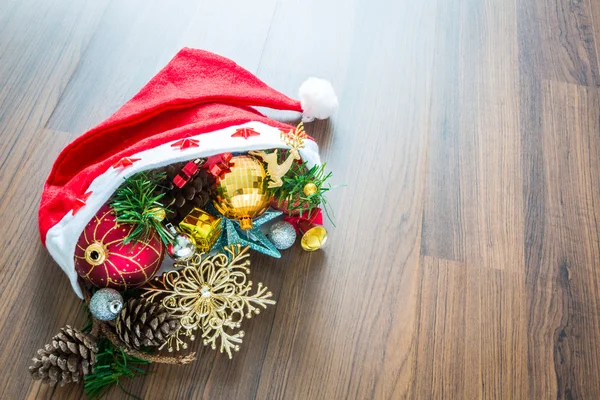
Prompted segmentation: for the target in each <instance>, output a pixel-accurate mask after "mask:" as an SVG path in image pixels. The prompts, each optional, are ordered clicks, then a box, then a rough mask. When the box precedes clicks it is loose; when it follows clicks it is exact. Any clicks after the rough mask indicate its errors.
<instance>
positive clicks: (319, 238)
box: [300, 225, 327, 251]
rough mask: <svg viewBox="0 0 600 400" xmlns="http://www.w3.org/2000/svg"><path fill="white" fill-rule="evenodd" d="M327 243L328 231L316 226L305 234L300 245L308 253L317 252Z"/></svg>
mask: <svg viewBox="0 0 600 400" xmlns="http://www.w3.org/2000/svg"><path fill="white" fill-rule="evenodd" d="M325 242H327V229H325V228H323V227H322V226H320V225H316V226H313V227H312V228H310V229H309V230H307V231H306V232H304V235H302V240H301V242H300V244H301V245H302V248H303V249H304V250H306V251H315V250H319V249H320V248H321V247H323V246H324V245H325Z"/></svg>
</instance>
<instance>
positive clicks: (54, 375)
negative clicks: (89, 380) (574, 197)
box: [29, 325, 98, 386]
mask: <svg viewBox="0 0 600 400" xmlns="http://www.w3.org/2000/svg"><path fill="white" fill-rule="evenodd" d="M97 352H98V347H97V346H96V342H95V340H94V339H92V338H91V337H89V336H87V335H86V334H84V333H83V332H80V331H78V330H77V329H74V328H71V327H70V326H69V325H67V326H65V327H64V328H62V329H61V332H60V333H59V334H58V335H56V336H54V338H52V343H49V344H47V345H46V346H45V347H44V348H43V349H39V350H38V352H37V355H36V356H35V357H34V358H33V365H31V366H30V367H29V373H30V374H31V377H32V378H33V379H35V380H41V381H42V382H43V383H45V384H48V385H51V386H54V385H56V384H57V383H59V384H60V386H64V385H66V384H67V383H71V382H79V381H82V380H83V377H84V376H86V375H88V374H90V373H91V372H92V368H93V366H94V364H95V363H96V353H97Z"/></svg>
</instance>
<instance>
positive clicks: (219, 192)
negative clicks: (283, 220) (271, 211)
mask: <svg viewBox="0 0 600 400" xmlns="http://www.w3.org/2000/svg"><path fill="white" fill-rule="evenodd" d="M230 163H231V164H232V165H231V167H230V169H231V171H230V172H228V173H226V174H225V176H224V177H223V178H221V179H218V182H217V184H216V196H215V198H214V199H213V205H214V206H215V208H216V209H217V210H218V211H219V212H220V213H221V214H223V215H224V216H225V217H226V218H229V219H235V220H238V221H239V222H240V227H241V228H242V229H244V230H249V229H252V218H256V217H258V216H260V215H262V214H263V213H264V212H265V211H267V208H269V202H270V199H271V196H270V194H269V191H268V189H267V174H266V172H265V169H264V167H263V165H262V163H261V162H260V161H258V160H257V159H255V158H254V157H250V156H235V157H233V158H232V159H231V161H230Z"/></svg>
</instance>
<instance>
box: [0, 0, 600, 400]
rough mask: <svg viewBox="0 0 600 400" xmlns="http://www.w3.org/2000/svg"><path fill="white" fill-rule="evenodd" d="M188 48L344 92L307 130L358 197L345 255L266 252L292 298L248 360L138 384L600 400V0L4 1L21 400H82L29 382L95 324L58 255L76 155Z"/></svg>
mask: <svg viewBox="0 0 600 400" xmlns="http://www.w3.org/2000/svg"><path fill="white" fill-rule="evenodd" d="M183 46H189V47H197V48H203V49H207V50H211V51H215V52H218V53H220V54H222V55H225V56H228V57H230V58H233V59H234V60H236V61H237V62H238V63H239V64H241V65H242V66H244V67H246V68H247V69H249V70H250V71H253V72H255V73H256V74H257V75H258V76H259V77H260V78H262V79H263V80H265V81H266V82H268V83H269V84H270V85H272V86H273V87H275V88H277V89H279V90H281V91H283V92H284V93H287V94H290V95H292V96H294V95H295V93H296V90H297V87H298V86H299V85H300V83H301V82H302V81H303V80H304V79H305V78H306V77H308V76H311V75H315V76H321V77H325V78H328V79H330V80H331V81H332V82H333V85H334V86H335V88H336V89H337V91H338V95H339V100H340V109H339V111H338V113H337V114H336V116H335V117H334V118H333V119H332V121H331V122H318V123H313V124H310V125H308V126H307V130H308V131H309V132H310V133H311V134H313V135H314V136H315V137H316V138H317V139H318V141H319V142H320V145H321V149H322V155H323V158H324V159H325V160H326V161H327V162H328V165H329V166H330V168H331V170H333V171H334V180H335V182H336V183H346V184H347V186H346V187H343V188H340V189H337V190H335V191H333V192H331V196H330V203H331V205H332V207H333V208H334V209H335V211H336V220H337V227H336V228H333V227H331V226H330V240H329V243H328V246H327V248H326V250H324V251H322V252H319V253H315V254H308V253H304V252H303V251H302V250H301V249H294V250H293V251H288V252H286V253H285V255H284V256H283V258H282V259H281V260H272V259H268V258H266V257H260V256H255V257H254V268H253V276H252V278H253V280H254V281H263V282H264V283H265V284H266V285H268V286H269V288H270V289H272V291H273V292H274V294H275V297H276V298H277V300H278V304H277V305H276V306H275V307H272V308H271V309H270V310H268V311H266V312H264V313H262V314H261V315H260V316H259V317H257V318H256V319H253V320H251V321H250V323H249V324H248V326H247V329H246V333H247V335H246V339H245V343H244V345H243V348H242V350H241V351H240V353H239V354H237V355H236V356H235V358H234V359H233V360H232V361H229V360H228V359H227V357H226V356H223V355H221V354H216V353H215V352H212V351H211V350H209V349H199V350H200V359H199V360H198V361H197V362H196V363H195V364H193V365H192V366H189V367H163V366H160V367H158V366H153V367H152V368H151V369H152V370H153V371H154V372H155V373H154V374H152V375H150V376H148V377H146V378H142V379H138V380H136V381H134V382H132V383H130V382H125V384H124V387H125V388H126V389H127V390H129V391H130V392H132V393H134V394H136V395H138V396H140V397H142V398H144V399H198V398H210V399H254V398H256V399H400V398H413V399H476V398H487V399H549V398H559V399H598V398H600V269H599V268H600V246H599V239H600V231H599V226H598V223H599V222H598V221H600V61H599V54H598V51H599V46H600V2H598V1H595V0H578V1H575V0H521V1H508V0H485V1H482V0H419V1H414V0H388V1H373V0H349V1H342V0H257V1H247V0H232V1H227V2H226V1H209V0H178V1H166V0H165V1H148V0H125V1H123V0H93V1H80V0H1V1H0V221H1V222H0V225H1V226H2V227H3V229H2V230H1V231H0V305H1V306H0V366H1V368H0V370H2V373H1V374H0V398H2V399H23V398H40V399H45V398H53V399H67V398H75V399H78V398H81V397H82V390H81V389H80V388H79V387H71V388H59V389H54V388H48V387H45V386H43V385H41V384H39V383H37V382H35V383H34V382H32V381H30V379H29V376H28V373H27V365H28V364H29V362H30V358H31V357H32V356H33V355H34V352H35V351H36V349H37V348H39V347H41V346H42V345H43V344H44V343H46V342H47V341H48V340H49V339H50V338H51V337H52V335H54V334H55V333H56V332H57V331H58V330H59V328H60V327H61V326H63V325H65V324H74V325H79V324H82V323H83V319H84V315H83V313H82V311H81V304H80V302H79V301H78V300H77V298H76V296H75V295H74V294H73V293H72V291H71V290H70V287H69V283H68V280H67V278H66V276H64V275H63V274H62V273H61V272H60V270H59V268H58V267H57V266H56V265H55V264H54V262H53V261H52V260H51V259H50V257H49V255H48V254H47V252H46V251H45V249H44V248H43V247H42V245H41V244H40V241H39V238H38V233H37V227H36V225H37V205H38V201H39V197H40V191H41V188H42V185H43V181H44V179H45V178H46V176H47V174H48V173H49V171H50V167H51V165H52V162H53V160H54V159H55V157H56V156H57V155H58V153H59V151H60V150H61V149H62V148H63V147H64V146H65V145H66V144H67V143H68V142H69V141H71V140H72V139H73V138H74V137H76V136H77V135H79V134H81V133H82V132H84V131H86V130H87V129H88V128H90V127H92V126H94V125H95V124H97V123H98V122H100V121H102V120H103V119H105V118H106V117H108V116H109V115H110V114H111V113H112V112H113V111H115V110H116V109H117V108H118V107H119V105H121V104H122V103H123V102H124V101H126V100H127V99H128V98H130V97H131V96H132V95H133V94H134V93H136V91H137V90H138V89H139V88H140V87H141V86H142V85H143V84H144V83H145V82H146V81H147V80H148V79H149V78H150V77H151V76H152V75H153V74H154V73H156V72H157V71H158V70H159V69H160V68H161V67H162V66H163V65H164V64H165V63H166V62H167V61H168V60H169V59H170V58H171V57H172V56H173V55H174V54H175V53H176V51H177V50H179V49H180V48H181V47H183ZM270 115H272V116H275V117H278V118H287V119H289V118H292V117H293V116H290V115H289V114H286V113H282V112H271V113H270ZM122 396H123V395H122V393H121V392H120V391H118V390H113V391H112V392H111V393H110V396H109V397H110V398H122Z"/></svg>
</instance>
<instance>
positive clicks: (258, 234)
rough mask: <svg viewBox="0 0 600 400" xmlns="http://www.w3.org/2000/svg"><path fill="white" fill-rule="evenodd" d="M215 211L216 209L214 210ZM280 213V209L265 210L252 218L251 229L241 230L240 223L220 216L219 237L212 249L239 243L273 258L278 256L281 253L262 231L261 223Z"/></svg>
mask: <svg viewBox="0 0 600 400" xmlns="http://www.w3.org/2000/svg"><path fill="white" fill-rule="evenodd" d="M215 212H216V211H215ZM281 214H282V212H281V211H266V212H265V213H264V214H262V215H261V216H260V217H258V218H254V219H253V220H252V229H250V230H246V231H245V230H242V229H241V228H240V223H239V222H238V221H235V220H231V219H228V218H225V217H223V216H221V237H220V238H219V240H218V241H217V243H216V244H215V245H214V246H213V250H217V249H220V248H223V247H226V246H228V245H232V244H239V245H242V246H249V247H250V248H251V249H252V250H254V251H258V252H260V253H263V254H266V255H268V256H271V257H274V258H280V257H281V253H280V252H279V250H277V248H276V247H275V245H274V244H273V242H271V241H270V240H269V238H268V237H267V236H266V235H265V234H264V233H263V232H262V230H261V229H260V226H261V225H264V224H265V223H266V222H269V221H271V220H272V219H273V218H277V217H278V216H280V215H281Z"/></svg>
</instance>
